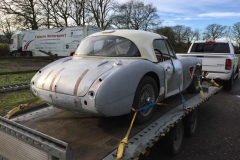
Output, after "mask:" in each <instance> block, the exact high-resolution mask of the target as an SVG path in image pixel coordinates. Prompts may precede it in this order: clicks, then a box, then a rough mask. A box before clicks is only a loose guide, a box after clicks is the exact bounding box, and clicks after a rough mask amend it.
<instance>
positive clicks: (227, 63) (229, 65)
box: [225, 59, 232, 70]
mask: <svg viewBox="0 0 240 160" xmlns="http://www.w3.org/2000/svg"><path fill="white" fill-rule="evenodd" d="M231 68H232V60H231V59H226V63H225V69H226V70H231Z"/></svg>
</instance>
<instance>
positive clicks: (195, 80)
mask: <svg viewBox="0 0 240 160" xmlns="http://www.w3.org/2000/svg"><path fill="white" fill-rule="evenodd" d="M194 74H195V75H201V69H199V68H196V71H195V73H194ZM200 82H201V83H202V78H200ZM187 91H188V93H197V92H199V90H198V78H197V77H196V76H193V80H192V82H191V84H190V86H188V88H187Z"/></svg>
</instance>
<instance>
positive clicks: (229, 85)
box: [223, 73, 234, 90]
mask: <svg viewBox="0 0 240 160" xmlns="http://www.w3.org/2000/svg"><path fill="white" fill-rule="evenodd" d="M233 76H234V74H233V73H232V75H231V78H230V79H229V80H227V81H224V82H223V88H224V89H226V90H231V89H232V85H233Z"/></svg>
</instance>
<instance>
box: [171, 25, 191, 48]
mask: <svg viewBox="0 0 240 160" xmlns="http://www.w3.org/2000/svg"><path fill="white" fill-rule="evenodd" d="M172 29H173V31H174V33H175V40H176V42H177V43H178V44H181V43H183V42H186V41H187V40H188V35H189V34H190V33H189V32H191V29H190V28H189V27H186V26H184V25H176V26H173V27H172Z"/></svg>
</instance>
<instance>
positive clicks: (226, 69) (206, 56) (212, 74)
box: [177, 40, 239, 90]
mask: <svg viewBox="0 0 240 160" xmlns="http://www.w3.org/2000/svg"><path fill="white" fill-rule="evenodd" d="M177 55H180V56H191V57H198V58H199V59H200V60H201V61H202V71H203V74H204V76H205V77H206V78H208V79H215V80H221V82H222V84H223V87H224V88H225V89H227V90H231V89H232V85H233V80H234V79H237V78H238V73H239V67H238V56H237V55H236V52H235V51H234V47H233V45H232V43H231V42H229V41H222V40H221V41H220V40H206V41H195V42H193V43H192V45H191V46H190V48H189V50H188V52H187V54H177Z"/></svg>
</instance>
